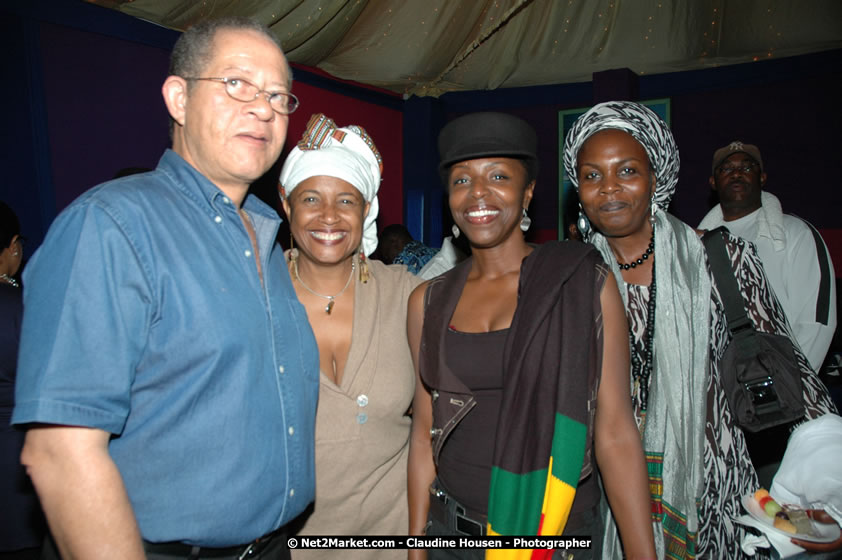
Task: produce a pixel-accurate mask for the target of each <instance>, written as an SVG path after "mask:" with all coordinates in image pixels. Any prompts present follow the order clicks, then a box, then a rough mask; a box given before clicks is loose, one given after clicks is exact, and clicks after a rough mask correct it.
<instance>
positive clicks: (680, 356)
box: [591, 212, 711, 559]
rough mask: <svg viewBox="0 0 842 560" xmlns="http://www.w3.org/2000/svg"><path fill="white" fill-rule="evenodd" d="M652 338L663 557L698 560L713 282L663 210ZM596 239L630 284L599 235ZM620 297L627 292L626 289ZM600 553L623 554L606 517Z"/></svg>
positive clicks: (651, 435) (651, 442) (652, 478)
mask: <svg viewBox="0 0 842 560" xmlns="http://www.w3.org/2000/svg"><path fill="white" fill-rule="evenodd" d="M655 219H656V223H655V277H656V278H657V279H658V289H657V291H656V299H655V341H654V344H653V349H654V351H653V352H654V356H653V358H652V359H653V362H654V363H653V366H652V380H651V390H650V393H649V409H648V411H647V413H646V428H645V430H644V433H643V451H644V453H645V454H646V461H647V467H648V471H649V487H650V492H651V494H652V496H653V503H652V518H653V522H654V523H655V524H656V530H655V547H656V550H657V552H658V558H694V557H695V543H696V534H697V533H698V529H699V518H698V511H697V501H698V500H700V499H701V496H702V492H703V490H704V448H705V447H704V446H705V420H706V412H707V399H706V396H707V372H708V371H709V359H710V353H709V352H710V348H709V345H710V301H711V299H710V298H711V283H710V276H709V275H708V273H707V265H706V261H705V253H704V246H703V245H702V243H701V241H700V240H699V238H698V236H697V235H696V232H695V231H693V229H692V228H690V227H689V226H687V225H686V224H685V223H684V222H682V221H680V220H678V219H677V218H675V217H673V216H671V215H669V214H667V213H665V212H657V213H656V214H655ZM591 242H592V243H593V244H594V245H595V246H596V248H597V249H599V251H600V252H601V253H602V255H603V257H605V259H606V260H607V261H608V263H609V266H611V268H612V270H613V271H614V276H615V277H616V279H617V284H618V285H619V286H624V285H625V282H624V280H623V277H622V275H621V274H620V269H619V267H618V266H617V263H616V259H615V258H614V256H613V252H612V251H611V247H609V246H608V242H607V241H606V239H605V237H604V236H602V234H599V233H595V234H593V235H592V237H591ZM620 294H621V295H622V296H623V303H624V304H625V305H627V304H628V302H627V301H626V290H624V289H621V290H620ZM603 547H604V548H603V558H613V559H620V558H622V557H623V556H622V550H621V548H620V543H619V539H618V538H617V530H616V527H615V526H614V523H613V519H612V518H611V514H610V512H609V513H608V515H607V516H606V537H605V542H604V544H603Z"/></svg>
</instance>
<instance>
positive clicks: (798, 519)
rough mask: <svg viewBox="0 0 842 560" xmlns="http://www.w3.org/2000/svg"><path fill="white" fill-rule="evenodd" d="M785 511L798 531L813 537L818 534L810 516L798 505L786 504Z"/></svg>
mask: <svg viewBox="0 0 842 560" xmlns="http://www.w3.org/2000/svg"><path fill="white" fill-rule="evenodd" d="M783 513H786V515H787V517H789V521H790V522H791V523H792V524H793V525H794V526H795V531H796V532H797V533H800V534H802V535H810V536H813V537H815V536H816V532H815V530H814V529H813V523H812V522H811V521H810V517H809V516H808V515H807V512H806V511H804V510H803V509H801V508H799V507H796V506H790V505H786V506H784V508H783Z"/></svg>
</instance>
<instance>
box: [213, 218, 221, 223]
mask: <svg viewBox="0 0 842 560" xmlns="http://www.w3.org/2000/svg"><path fill="white" fill-rule="evenodd" d="M213 221H214V222H216V223H218V224H221V223H222V216H217V217H215V218H214V219H213Z"/></svg>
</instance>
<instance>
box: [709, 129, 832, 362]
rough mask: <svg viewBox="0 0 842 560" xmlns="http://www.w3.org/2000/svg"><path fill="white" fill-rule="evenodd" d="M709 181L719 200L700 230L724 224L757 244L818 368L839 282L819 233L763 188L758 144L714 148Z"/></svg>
mask: <svg viewBox="0 0 842 560" xmlns="http://www.w3.org/2000/svg"><path fill="white" fill-rule="evenodd" d="M709 182H710V186H711V188H712V189H713V190H714V191H716V193H717V195H718V196H719V204H717V205H716V206H715V207H714V208H713V209H711V211H710V212H708V214H707V216H705V218H704V219H703V220H702V222H701V223H700V224H699V228H700V229H708V230H709V229H714V228H717V227H719V226H722V225H724V226H726V227H727V228H728V230H729V231H730V232H731V233H733V234H734V235H737V236H739V237H742V238H743V239H745V240H747V241H751V242H752V243H754V245H755V246H756V247H757V253H758V256H759V257H760V260H761V261H763V267H764V268H765V270H766V275H767V277H768V278H769V282H770V283H771V284H772V288H773V289H774V291H775V295H776V296H777V297H778V300H780V302H781V305H782V306H783V308H784V312H785V313H786V316H787V319H788V320H789V323H790V325H791V326H792V329H793V333H794V334H795V339H796V341H797V343H798V345H799V346H800V347H801V350H802V351H803V352H804V354H805V356H807V359H808V360H809V362H810V365H811V366H812V367H813V369H814V370H817V371H818V370H819V369H820V368H821V365H822V362H823V361H824V358H825V355H826V354H827V349H828V347H829V346H830V342H831V339H832V338H833V333H834V331H835V330H836V280H835V274H834V271H833V263H831V261H830V255H829V254H828V251H827V247H826V246H825V244H824V242H823V241H822V239H821V236H820V235H819V233H818V232H817V231H816V230H815V228H813V226H811V225H810V224H809V223H807V222H806V221H804V220H802V219H800V218H797V217H795V216H792V215H789V214H784V213H783V211H782V209H781V203H780V201H779V200H778V198H777V197H776V196H774V195H773V194H771V193H769V192H767V191H765V190H764V187H765V186H766V170H765V167H764V165H763V159H762V158H761V156H760V150H759V149H758V148H757V146H755V145H752V144H745V143H743V142H740V141H734V142H731V143H730V144H728V145H727V146H723V147H722V148H719V149H718V150H716V152H714V154H713V165H712V168H711V177H710V179H709Z"/></svg>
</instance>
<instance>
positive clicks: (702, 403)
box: [564, 101, 832, 559]
mask: <svg viewBox="0 0 842 560" xmlns="http://www.w3.org/2000/svg"><path fill="white" fill-rule="evenodd" d="M564 167H565V171H566V173H567V175H568V177H570V179H571V181H572V182H573V185H574V186H575V187H576V189H577V191H578V193H579V199H580V201H581V202H580V207H581V211H580V215H579V220H578V228H579V230H580V232H581V233H582V236H583V238H584V239H585V240H587V241H589V242H590V243H592V244H593V245H595V246H596V247H597V248H598V249H599V251H600V252H601V253H602V255H603V257H604V258H605V260H606V262H608V263H609V266H610V267H611V268H612V270H613V273H614V276H615V278H616V279H617V283H618V285H619V286H620V293H621V295H622V297H623V302H624V305H625V308H626V315H627V317H628V323H629V339H630V342H631V352H632V360H631V365H632V367H631V385H632V389H631V391H632V401H633V405H634V412H635V418H636V420H637V424H638V428H639V429H640V432H641V436H642V439H643V448H644V452H645V454H646V460H647V463H648V472H649V478H650V481H649V482H650V484H649V486H650V492H651V497H652V523H653V528H654V533H655V541H656V545H657V548H658V557H659V558H663V557H667V558H696V557H704V558H743V557H744V554H745V553H744V552H743V551H742V549H741V547H740V541H741V539H742V536H743V532H744V529H742V528H741V526H740V525H738V524H735V523H734V522H733V521H732V519H733V518H734V517H737V516H739V515H740V514H741V513H742V510H741V506H740V498H741V496H742V495H744V494H746V493H748V492H751V491H753V490H754V489H756V487H757V486H758V482H757V475H756V473H755V470H754V467H753V466H752V462H751V459H750V457H749V454H748V451H747V447H746V441H745V437H744V435H743V432H742V431H741V430H740V429H739V427H737V425H736V424H735V423H734V420H733V415H732V413H731V410H730V408H729V407H728V403H727V399H726V398H725V394H724V391H723V389H722V385H721V381H720V378H719V369H718V368H719V364H718V360H719V359H720V358H721V356H722V354H723V353H724V351H725V348H726V347H727V343H728V331H727V322H726V320H725V318H724V312H723V309H722V306H721V302H720V300H719V295H718V293H717V291H716V287H715V286H714V285H713V281H712V278H711V276H710V272H709V270H708V265H707V260H706V255H705V250H704V246H703V244H702V242H701V240H700V239H699V237H698V234H697V232H696V231H695V230H694V229H692V228H690V227H689V226H688V225H686V224H684V223H683V222H681V221H680V220H678V219H677V218H675V217H673V216H671V215H670V214H668V213H667V211H666V210H667V208H668V206H669V203H670V200H671V199H672V196H673V194H674V193H675V188H676V185H677V183H678V169H679V157H678V148H677V146H676V143H675V140H674V138H673V136H672V133H671V132H670V130H669V127H668V126H667V124H666V123H665V122H664V121H663V120H661V119H660V118H659V117H658V116H657V115H655V113H653V112H652V111H651V110H649V109H648V108H646V107H644V106H642V105H640V104H637V103H633V102H628V101H611V102H607V103H601V104H599V105H596V106H595V107H593V108H592V109H590V110H589V111H587V112H586V113H585V114H584V115H582V116H581V117H580V118H579V120H577V121H576V123H574V125H573V127H572V128H571V130H570V133H569V135H568V136H567V138H566V140H565V143H564ZM727 245H728V250H729V253H730V257H731V262H732V263H734V267H735V276H736V277H737V278H738V280H739V281H740V283H741V291H742V294H743V297H744V299H745V300H746V301H745V304H746V308H747V309H748V310H749V314H750V315H751V316H752V319H753V320H754V321H755V325H756V327H757V328H761V327H763V326H765V329H761V330H766V329H769V330H771V332H776V331H779V332H782V333H786V332H787V327H786V323H785V319H784V318H783V313H782V311H781V309H780V306H779V304H778V303H777V301H776V300H775V299H774V295H772V294H771V293H770V292H768V290H767V289H766V281H765V277H763V272H762V267H761V266H760V265H759V261H758V260H757V257H756V254H755V253H754V251H753V250H747V247H746V245H745V243H744V242H743V241H742V240H739V239H737V238H734V237H731V238H730V239H729V240H728V242H727ZM769 302H771V304H770V303H769ZM760 323H763V325H761V324H760ZM807 370H808V371H806V372H805V373H804V377H805V378H806V377H807V376H808V374H809V368H807ZM813 377H814V378H815V376H813ZM815 383H818V384H820V382H819V381H818V379H817V378H816V379H815ZM805 385H807V386H809V387H811V388H814V389H815V395H814V397H815V398H813V399H812V400H811V402H812V403H813V404H812V405H811V406H808V408H810V409H811V411H812V412H811V413H810V414H818V413H820V411H822V410H828V407H832V404H830V403H829V399H825V398H823V397H821V396H820V395H819V393H820V390H819V389H818V388H817V387H816V386H815V384H812V382H811V381H810V380H808V379H807V380H805ZM806 396H807V395H806V394H805V397H806ZM825 396H826V392H825ZM607 525H608V531H607V532H606V538H605V542H604V546H605V550H604V557H605V558H616V559H619V558H622V551H621V549H620V546H619V543H618V542H617V538H616V530H615V529H614V528H613V526H612V524H611V520H610V517H609V518H607ZM759 554H760V555H761V557H762V554H763V551H761V552H759ZM755 558H757V556H755Z"/></svg>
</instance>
